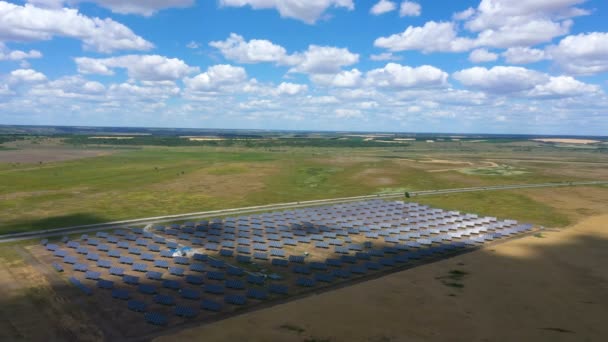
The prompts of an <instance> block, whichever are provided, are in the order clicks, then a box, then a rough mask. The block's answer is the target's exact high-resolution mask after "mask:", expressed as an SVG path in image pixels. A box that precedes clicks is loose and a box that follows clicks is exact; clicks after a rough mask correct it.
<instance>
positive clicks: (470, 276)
mask: <svg viewBox="0 0 608 342" xmlns="http://www.w3.org/2000/svg"><path fill="white" fill-rule="evenodd" d="M607 224H608V215H603V216H597V217H594V218H591V219H588V220H586V221H584V222H582V223H580V224H578V225H577V226H575V227H573V228H571V229H567V230H564V231H560V232H545V233H543V234H542V235H541V237H540V238H539V237H534V236H528V237H525V238H522V239H519V240H514V241H510V242H507V243H504V244H501V245H497V246H494V247H490V248H486V249H483V250H480V251H478V252H473V253H469V254H466V255H462V256H459V257H455V258H451V259H448V260H444V261H440V262H437V263H434V264H429V265H426V266H421V267H417V268H414V269H411V270H408V271H403V272H400V273H395V274H392V275H389V276H386V277H383V278H380V279H377V280H372V281H368V282H365V283H362V284H358V285H354V286H350V287H347V288H344V289H340V290H336V291H333V292H327V293H323V294H320V295H316V296H312V297H308V298H304V299H300V300H297V301H293V302H290V303H287V304H283V305H278V306H275V307H272V308H269V309H265V310H262V311H258V312H253V313H248V314H244V315H242V316H238V317H234V318H231V319H227V320H224V321H221V322H218V323H215V324H210V325H207V326H203V327H199V328H194V329H188V330H185V331H182V332H180V333H178V334H176V335H173V336H167V337H162V338H159V339H157V340H158V341H176V340H191V341H197V340H198V341H305V340H318V341H321V340H328V341H602V340H604V339H605V337H606V336H608V325H606V324H605V322H604V321H605V317H607V315H608V291H606V288H608V269H607V268H606V267H605V261H606V260H608V230H606V229H604V227H605V226H606V225H607ZM455 284H457V285H455Z"/></svg>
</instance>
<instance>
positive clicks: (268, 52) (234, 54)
mask: <svg viewBox="0 0 608 342" xmlns="http://www.w3.org/2000/svg"><path fill="white" fill-rule="evenodd" d="M209 45H210V46H212V47H214V48H216V49H218V50H220V53H221V54H222V55H223V56H224V57H225V58H227V59H229V60H232V61H236V62H239V63H261V62H277V63H278V62H285V59H286V58H287V51H286V50H285V48H283V47H282V46H280V45H276V44H273V43H272V42H271V41H269V40H265V39H252V40H250V41H245V38H243V37H242V36H240V35H238V34H236V33H231V34H230V37H228V38H227V39H226V40H224V41H213V42H210V43H209Z"/></svg>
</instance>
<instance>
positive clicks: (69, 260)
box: [63, 255, 78, 265]
mask: <svg viewBox="0 0 608 342" xmlns="http://www.w3.org/2000/svg"><path fill="white" fill-rule="evenodd" d="M63 262H64V263H66V264H71V265H74V264H75V263H77V262H78V259H76V257H74V256H71V255H66V256H64V257H63Z"/></svg>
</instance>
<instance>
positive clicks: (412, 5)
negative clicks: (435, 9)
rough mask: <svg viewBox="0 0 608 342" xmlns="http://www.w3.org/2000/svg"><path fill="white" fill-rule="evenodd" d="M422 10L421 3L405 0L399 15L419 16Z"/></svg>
mask: <svg viewBox="0 0 608 342" xmlns="http://www.w3.org/2000/svg"><path fill="white" fill-rule="evenodd" d="M421 12H422V7H421V6H420V4H419V3H417V2H413V1H407V0H406V1H403V2H402V3H401V6H400V7H399V15H400V16H402V17H418V16H420V13H421Z"/></svg>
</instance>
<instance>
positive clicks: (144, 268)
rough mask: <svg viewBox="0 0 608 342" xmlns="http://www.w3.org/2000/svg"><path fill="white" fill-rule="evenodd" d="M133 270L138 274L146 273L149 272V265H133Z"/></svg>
mask: <svg viewBox="0 0 608 342" xmlns="http://www.w3.org/2000/svg"><path fill="white" fill-rule="evenodd" d="M132 270H133V271H136V272H146V271H147V270H148V265H146V264H133V267H132Z"/></svg>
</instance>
